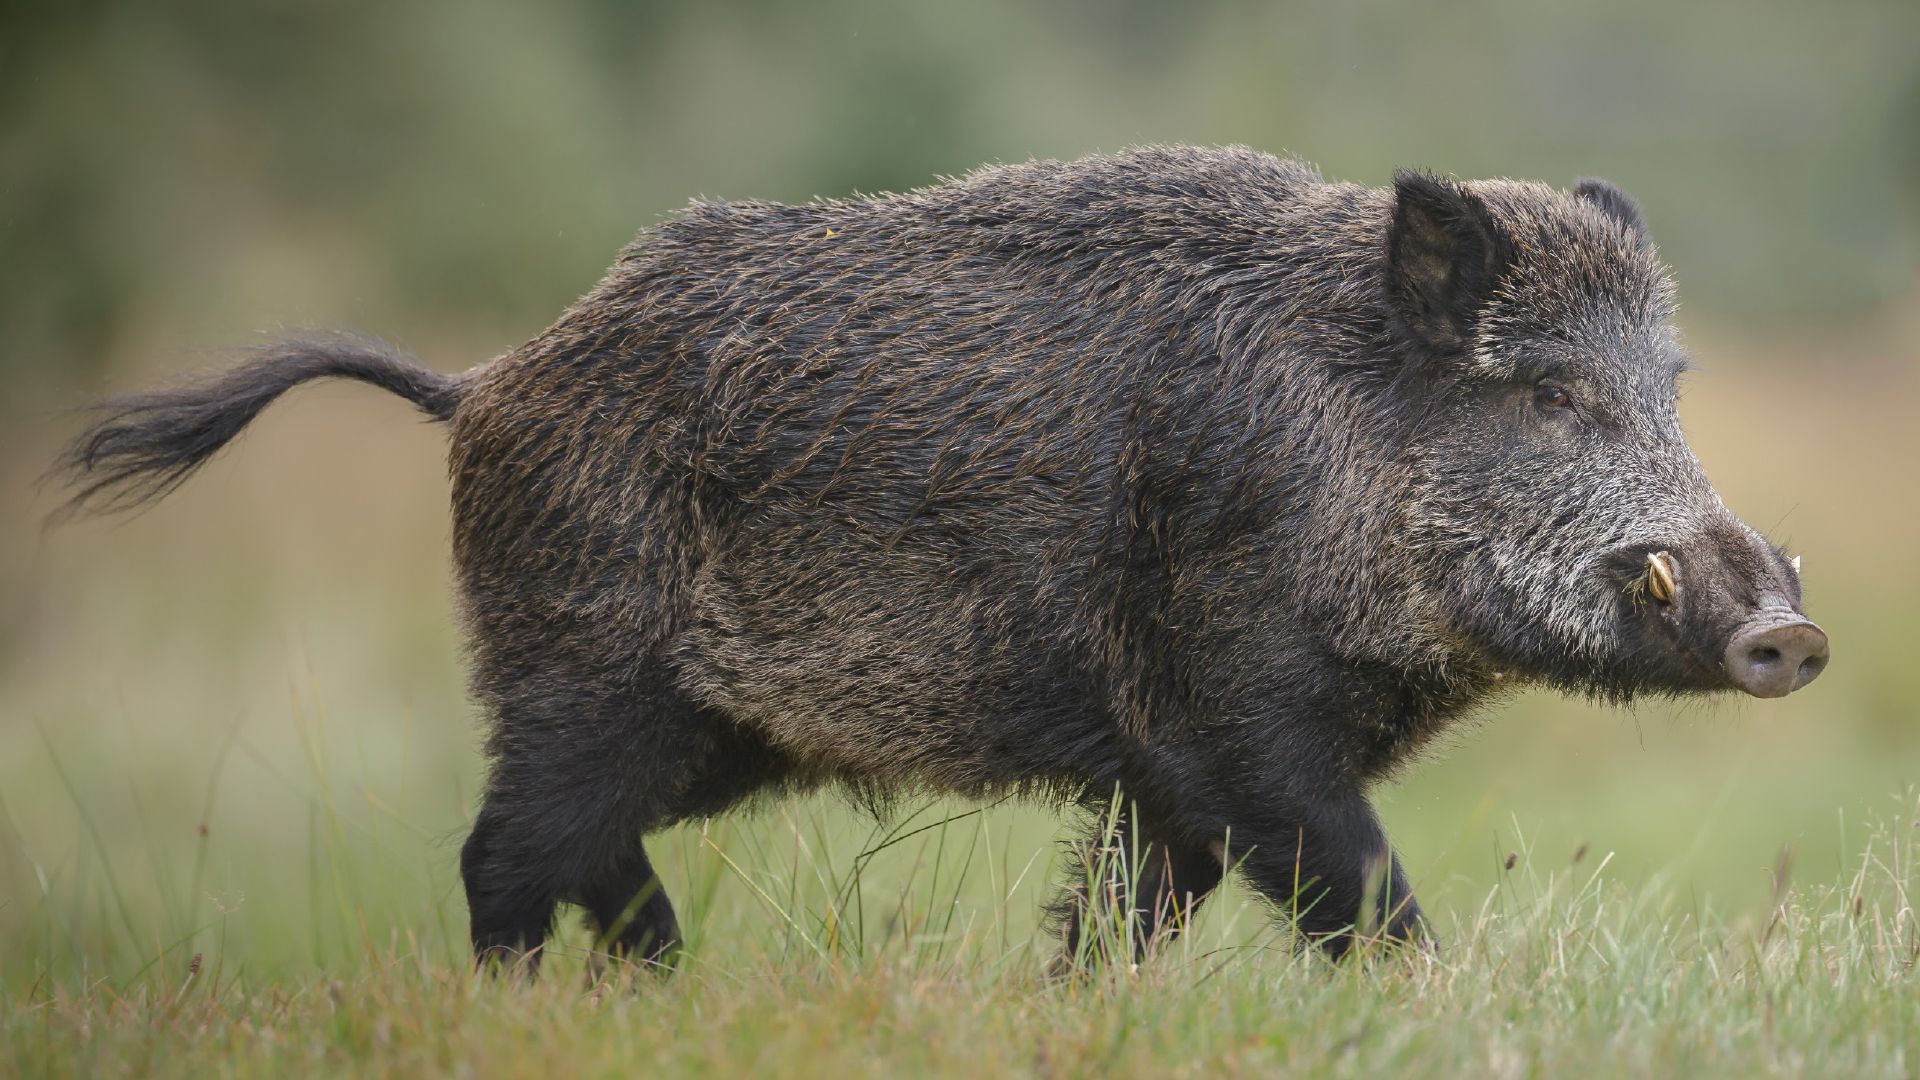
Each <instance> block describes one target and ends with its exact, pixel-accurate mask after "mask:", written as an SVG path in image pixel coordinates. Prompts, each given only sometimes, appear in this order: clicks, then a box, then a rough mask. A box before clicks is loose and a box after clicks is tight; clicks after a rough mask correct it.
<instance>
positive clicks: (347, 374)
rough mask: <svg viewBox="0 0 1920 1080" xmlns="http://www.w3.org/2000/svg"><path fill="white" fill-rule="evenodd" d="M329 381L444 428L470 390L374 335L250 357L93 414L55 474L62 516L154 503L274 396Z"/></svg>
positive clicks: (257, 351) (302, 341) (280, 345)
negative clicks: (382, 396) (65, 489)
mask: <svg viewBox="0 0 1920 1080" xmlns="http://www.w3.org/2000/svg"><path fill="white" fill-rule="evenodd" d="M329 377H331V378H342V379H358V380H360V381H361V382H369V383H372V384H373V385H375V386H378V387H380V388H382V389H385V390H391V391H393V392H394V393H396V394H399V395H400V396H401V397H403V398H406V399H407V400H408V401H411V402H413V403H414V404H415V405H418V406H419V407H420V410H421V411H422V412H424V413H426V414H427V415H428V416H430V417H432V418H433V419H435V420H451V419H453V411H454V408H455V407H456V406H457V405H459V403H460V397H461V395H462V393H463V392H464V390H465V386H466V384H465V382H464V381H463V380H462V379H460V378H458V377H456V376H448V375H441V374H439V373H438V372H434V371H429V370H428V369H426V368H424V367H421V366H420V364H419V363H417V362H416V361H414V360H413V359H412V358H411V357H409V356H407V355H406V354H405V353H402V352H400V351H399V350H397V349H394V348H393V347H391V346H389V345H387V344H386V343H385V342H381V341H378V340H375V339H373V338H368V337H360V336H355V335H347V334H329V335H324V336H311V337H303V338H295V339H291V340H287V341H280V342H275V343H273V344H271V345H262V346H259V347H258V348H254V349H249V350H247V353H246V359H245V360H244V361H243V362H242V363H240V364H238V365H235V366H234V367H231V368H228V369H226V370H224V371H220V372H216V373H213V374H210V375H205V376H202V377H200V378H197V379H193V380H190V381H188V382H186V383H183V384H181V385H179V386H174V387H170V388H168V389H164V390H155V391H152V392H150V393H145V394H133V395H130V396H128V397H122V398H112V399H110V400H107V401H102V402H100V403H99V404H97V405H94V406H92V408H91V410H90V411H92V412H94V413H95V414H96V415H97V416H98V419H97V420H95V421H94V423H93V424H92V425H90V426H89V427H88V428H87V429H86V430H85V431H82V432H81V433H80V434H79V435H76V436H75V437H74V438H73V441H72V442H69V443H68V444H67V445H66V448H65V449H64V450H63V451H61V454H60V457H59V459H58V460H57V461H56V462H55V464H54V467H53V470H52V471H51V472H50V473H49V474H48V476H47V479H48V480H52V481H56V482H60V483H63V484H66V485H71V486H72V487H73V488H74V493H73V496H72V497H71V498H70V499H68V500H67V502H66V504H65V505H64V506H62V507H61V508H60V509H59V510H56V511H55V512H54V518H55V519H59V518H64V517H68V516H71V515H74V514H79V513H86V512H89V511H91V512H99V513H113V512H117V511H121V510H133V509H137V508H139V507H141V506H145V505H146V504H148V503H151V502H154V501H155V500H157V499H159V498H161V497H162V496H164V495H166V494H167V493H168V492H170V491H172V490H173V489H174V488H177V487H179V486H180V485H181V484H183V483H185V482H186V479H187V478H188V477H189V476H192V475H193V473H194V470H196V469H198V468H199V467H200V466H201V465H204V464H206V462H207V459H209V458H211V457H213V455H214V454H216V453H218V452H219V451H220V448H221V447H223V446H225V445H227V443H229V442H231V441H232V440H233V437H234V436H235V435H238V434H240V429H241V428H244V427H246V426H247V424H248V423H249V422H250V421H252V420H253V418H254V417H256V416H258V415H260V411H261V410H262V409H265V408H266V407H267V406H268V405H270V404H272V403H273V400H274V399H275V398H277V397H279V396H280V395H281V394H284V393H286V392H287V391H288V390H290V389H292V388H293V387H294V386H295V385H296V384H299V383H303V382H306V381H307V380H308V379H321V378H329Z"/></svg>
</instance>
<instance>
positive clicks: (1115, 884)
mask: <svg viewBox="0 0 1920 1080" xmlns="http://www.w3.org/2000/svg"><path fill="white" fill-rule="evenodd" d="M1098 802H1099V804H1100V805H1099V813H1098V816H1097V817H1096V819H1095V823H1094V827H1093V829H1092V830H1091V832H1090V834H1089V836H1088V837H1087V838H1086V839H1085V840H1083V841H1081V842H1080V845H1079V847H1078V850H1077V851H1076V852H1075V858H1074V859H1073V860H1072V863H1071V869H1070V870H1069V876H1068V880H1067V881H1066V882H1065V886H1064V891H1063V895H1062V898H1061V899H1060V900H1059V901H1058V902H1057V903H1056V904H1055V905H1054V914H1055V917H1056V918H1057V919H1058V920H1059V926H1060V936H1061V954H1060V958H1059V960H1058V961H1057V963H1056V970H1070V969H1072V968H1074V967H1077V966H1080V965H1083V964H1088V963H1099V962H1104V961H1108V960H1112V959H1114V958H1115V957H1116V955H1126V954H1129V953H1130V954H1131V955H1130V957H1129V959H1132V960H1136V961H1137V960H1140V959H1142V958H1144V957H1145V955H1146V953H1147V950H1148V949H1149V948H1150V947H1151V946H1153V945H1154V944H1156V943H1157V942H1160V941H1164V940H1165V939H1167V938H1170V937H1172V936H1173V935H1175V934H1178V933H1179V932H1180V931H1181V930H1183V929H1185V927H1186V926H1187V924H1188V922H1190V921H1191V919H1192V917H1193V913H1194V911H1195V910H1196V909H1197V908H1198V907H1199V906H1200V904H1201V902H1202V901H1204V900H1205V899H1206V898H1207V895H1208V894H1209V893H1211V892H1212V891H1213V890H1214V888H1215V887H1216V886H1218V885H1219V884H1220V875H1221V865H1220V861H1219V859H1217V858H1215V857H1214V855H1213V853H1212V852H1211V851H1210V850H1209V849H1208V848H1207V847H1206V846H1205V845H1195V844H1190V843H1183V842H1181V841H1179V840H1177V839H1175V838H1173V836H1172V835H1171V833H1170V831H1169V830H1167V829H1165V828H1163V827H1161V826H1160V824H1159V823H1158V821H1157V820H1156V819H1155V818H1154V816H1153V815H1151V814H1147V813H1143V812H1142V811H1141V809H1140V807H1139V806H1137V805H1135V804H1133V803H1131V802H1127V801H1124V800H1123V801H1122V802H1121V803H1120V804H1119V805H1120V809H1119V811H1118V812H1117V813H1116V812H1114V811H1113V810H1112V805H1113V804H1112V803H1111V802H1110V801H1109V800H1106V799H1101V800H1098Z"/></svg>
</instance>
